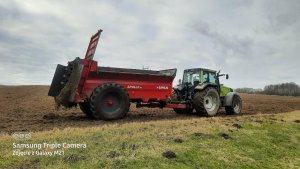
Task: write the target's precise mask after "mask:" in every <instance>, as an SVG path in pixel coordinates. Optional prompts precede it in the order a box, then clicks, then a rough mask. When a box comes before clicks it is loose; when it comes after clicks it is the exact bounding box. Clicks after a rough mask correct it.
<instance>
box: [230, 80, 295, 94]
mask: <svg viewBox="0 0 300 169" xmlns="http://www.w3.org/2000/svg"><path fill="white" fill-rule="evenodd" d="M235 91H236V92H239V93H257V94H267V95H279V96H300V86H299V85H297V84H296V83H294V82H289V83H281V84H271V85H267V86H265V87H264V89H254V88H247V87H245V88H237V89H236V90H235Z"/></svg>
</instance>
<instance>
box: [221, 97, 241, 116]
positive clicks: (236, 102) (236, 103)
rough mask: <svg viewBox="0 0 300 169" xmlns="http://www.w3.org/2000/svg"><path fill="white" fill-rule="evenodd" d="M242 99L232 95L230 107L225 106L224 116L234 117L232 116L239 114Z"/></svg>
mask: <svg viewBox="0 0 300 169" xmlns="http://www.w3.org/2000/svg"><path fill="white" fill-rule="evenodd" d="M242 107H243V106H242V99H241V97H240V96H239V95H236V94H235V95H234V96H233V98H232V106H226V107H225V110H226V114H228V115H234V114H241V112H242Z"/></svg>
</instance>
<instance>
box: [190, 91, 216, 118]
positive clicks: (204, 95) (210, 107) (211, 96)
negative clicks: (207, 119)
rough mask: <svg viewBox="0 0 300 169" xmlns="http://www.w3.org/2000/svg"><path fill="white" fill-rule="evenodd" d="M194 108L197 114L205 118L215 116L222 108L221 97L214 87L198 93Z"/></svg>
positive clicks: (194, 100)
mask: <svg viewBox="0 0 300 169" xmlns="http://www.w3.org/2000/svg"><path fill="white" fill-rule="evenodd" d="M193 106H194V108H195V109H196V112H197V113H199V114H201V115H205V116H214V115H216V114H217V113H218V110H219V107H220V97H219V94H218V92H217V90H216V89H215V88H213V87H207V88H206V89H204V90H202V91H199V92H196V93H195V95H194V99H193Z"/></svg>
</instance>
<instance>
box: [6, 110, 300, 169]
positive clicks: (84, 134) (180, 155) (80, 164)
mask: <svg viewBox="0 0 300 169" xmlns="http://www.w3.org/2000/svg"><path fill="white" fill-rule="evenodd" d="M299 120H300V111H295V112H290V113H283V114H276V115H274V114H269V115H263V114H257V115H244V116H232V117H230V116H225V117H212V118H204V117H195V118H191V119H188V120H161V121H151V122H140V123H137V122H133V123H127V124H121V125H115V124H112V125H105V126H99V127H97V126H95V127H92V128H91V127H89V128H66V129H64V130H59V129H56V130H51V131H44V132H36V133H32V138H31V139H30V140H21V141H20V140H15V139H13V138H12V137H11V135H8V134H2V135H1V137H0V141H1V147H0V154H1V157H0V168H55V169H56V168H280V169H282V168H300V123H299ZM13 143H17V144H21V143H23V144H25V143H26V144H29V143H33V144H39V143H41V144H42V143H51V144H53V143H59V144H62V143H68V144H69V143H76V144H81V143H83V144H86V146H87V147H86V148H78V149H75V148H60V149H50V148H42V149H41V150H43V151H46V152H51V151H52V152H53V151H56V150H58V151H63V152H64V155H52V156H37V155H34V156H16V155H13V150H16V149H14V148H13ZM18 150H20V151H31V150H32V151H35V150H37V149H29V148H20V149H18ZM165 151H172V152H174V153H175V154H176V157H174V158H166V157H164V156H163V155H162V153H164V152H165Z"/></svg>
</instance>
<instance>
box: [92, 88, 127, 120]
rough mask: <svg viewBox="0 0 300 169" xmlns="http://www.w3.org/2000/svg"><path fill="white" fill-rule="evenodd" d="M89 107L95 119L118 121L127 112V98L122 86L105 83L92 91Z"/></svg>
mask: <svg viewBox="0 0 300 169" xmlns="http://www.w3.org/2000/svg"><path fill="white" fill-rule="evenodd" d="M90 107H91V111H92V115H93V117H94V118H96V119H103V120H115V119H120V118H123V117H124V116H126V114H127V112H128V110H129V96H128V94H127V92H126V91H125V90H124V88H123V87H122V86H120V85H118V84H116V83H106V84H103V85H102V86H98V87H96V88H95V89H94V91H93V93H92V95H91V98H90Z"/></svg>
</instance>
